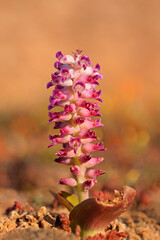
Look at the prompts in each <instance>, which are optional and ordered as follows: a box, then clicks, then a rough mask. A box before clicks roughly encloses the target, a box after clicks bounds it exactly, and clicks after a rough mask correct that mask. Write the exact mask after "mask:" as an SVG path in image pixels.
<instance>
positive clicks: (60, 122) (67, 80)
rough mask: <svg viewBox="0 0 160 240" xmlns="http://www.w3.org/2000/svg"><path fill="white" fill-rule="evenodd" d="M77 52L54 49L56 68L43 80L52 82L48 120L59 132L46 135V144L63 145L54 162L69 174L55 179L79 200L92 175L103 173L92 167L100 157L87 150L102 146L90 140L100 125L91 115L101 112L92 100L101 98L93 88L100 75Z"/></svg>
mask: <svg viewBox="0 0 160 240" xmlns="http://www.w3.org/2000/svg"><path fill="white" fill-rule="evenodd" d="M81 52H82V51H80V50H77V51H76V52H75V53H74V54H73V56H71V55H63V54H62V52H61V51H59V52H57V53H56V57H57V59H58V61H56V62H55V64H54V67H55V68H56V69H57V71H56V72H55V73H54V74H52V75H51V81H50V82H49V83H48V84H47V88H50V87H51V86H54V90H53V92H52V95H51V96H50V98H49V101H50V104H49V106H48V110H49V122H55V125H54V129H59V130H60V133H59V135H54V136H51V135H50V136H49V138H50V141H51V144H50V145H49V147H51V146H54V145H56V144H58V143H61V144H62V145H63V149H61V150H60V151H58V152H57V153H56V154H57V156H58V158H56V159H55V162H58V163H63V164H67V165H70V171H71V173H72V175H73V177H72V178H62V179H61V180H60V181H59V183H60V184H66V185H69V186H72V187H75V188H76V189H77V193H78V198H79V201H82V200H84V199H86V198H88V190H89V189H90V188H91V187H92V186H94V184H95V183H96V177H97V176H98V175H102V174H104V173H105V171H102V170H96V169H92V167H94V166H95V165H97V164H98V163H100V162H101V161H103V158H102V157H92V156H91V154H90V153H91V152H94V151H104V150H105V148H104V147H103V143H97V142H96V143H93V142H94V141H97V140H98V138H97V137H96V134H95V132H94V131H93V128H96V127H101V126H103V124H102V123H101V120H100V119H99V120H94V119H93V118H92V117H95V116H96V117H97V116H99V117H100V116H101V114H100V113H99V105H98V102H94V100H97V101H100V102H102V99H101V98H100V95H101V90H100V91H96V90H95V87H96V86H97V85H99V82H98V80H99V79H102V75H101V74H100V73H99V70H100V66H99V64H96V65H95V66H91V62H90V59H89V57H88V56H84V55H81ZM89 99H90V101H89ZM55 107H61V108H62V111H60V112H56V111H55V110H54V109H55ZM88 168H89V170H88Z"/></svg>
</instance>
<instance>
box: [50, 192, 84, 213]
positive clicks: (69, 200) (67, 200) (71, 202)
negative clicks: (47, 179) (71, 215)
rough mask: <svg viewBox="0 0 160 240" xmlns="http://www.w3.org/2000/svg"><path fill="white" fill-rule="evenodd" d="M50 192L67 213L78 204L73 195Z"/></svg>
mask: <svg viewBox="0 0 160 240" xmlns="http://www.w3.org/2000/svg"><path fill="white" fill-rule="evenodd" d="M50 192H51V194H52V195H53V196H54V197H55V198H56V199H57V200H58V201H59V202H60V203H61V204H62V205H64V206H65V207H66V208H67V209H68V210H69V211H71V210H72V209H73V208H74V207H75V206H76V205H77V204H78V203H79V200H78V197H77V196H75V195H73V194H70V193H67V192H65V191H61V192H59V193H54V192H52V191H50Z"/></svg>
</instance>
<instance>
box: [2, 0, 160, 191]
mask: <svg viewBox="0 0 160 240" xmlns="http://www.w3.org/2000/svg"><path fill="white" fill-rule="evenodd" d="M159 9H160V2H159V1H158V0H154V1H146V0H141V1H139V0H131V1H128V0H121V1H120V0H100V1H95V0H89V1H86V0H77V1H75V0H59V1H58V0H57V1H55V0H40V1H38V0H23V1H22V0H16V1H9V0H5V1H2V0H1V1H0V32H1V38H0V47H1V54H0V71H1V73H0V76H1V80H0V81H1V94H0V114H1V115H0V116H1V122H0V124H1V125H0V127H1V133H0V159H1V162H2V169H1V185H2V186H10V187H16V186H17V184H18V183H19V182H20V181H22V179H23V178H22V175H23V176H24V168H23V165H22V169H21V171H20V172H18V173H17V175H15V176H14V172H13V169H17V168H18V167H17V165H14V163H13V162H15V163H16V164H20V163H19V162H25V164H30V165H29V167H28V168H29V169H32V170H33V171H34V174H33V175H34V176H36V177H34V179H32V174H30V173H29V170H28V172H27V173H26V179H27V177H28V176H29V177H30V178H29V180H28V179H27V180H26V179H24V180H23V181H22V182H23V184H21V185H20V187H19V188H23V187H24V185H25V184H26V182H27V181H28V182H29V183H30V181H31V183H30V185H29V184H28V183H27V184H26V185H25V186H26V188H31V185H32V184H33V181H34V180H35V179H36V178H37V179H39V178H40V177H42V178H43V176H41V175H40V177H39V174H40V173H37V172H36V171H35V169H34V167H33V166H34V165H35V168H36V166H39V162H41V163H43V164H44V162H47V164H48V165H49V168H50V170H47V169H46V172H45V171H44V172H45V173H46V174H48V176H50V180H51V182H52V173H53V172H55V173H56V170H55V169H59V168H60V167H59V166H58V165H55V164H53V163H52V159H53V158H54V152H55V150H47V149H46V146H47V145H48V144H49V141H48V134H49V133H51V130H48V129H49V126H48V123H47V120H48V117H47V105H48V98H49V95H50V91H49V90H47V89H46V83H47V82H48V81H49V80H50V73H51V72H54V71H55V70H54V67H53V65H54V61H55V60H56V59H55V53H56V52H57V51H60V50H61V51H62V52H63V53H64V54H71V52H72V51H75V50H76V49H77V48H78V49H82V50H83V54H85V55H88V56H89V57H90V59H91V62H92V64H93V65H94V64H96V63H97V62H98V63H99V64H100V65H101V73H102V74H103V77H104V78H103V80H102V81H101V88H102V90H103V94H102V98H103V101H104V103H103V104H101V112H102V114H103V117H102V121H103V123H104V125H105V127H104V128H103V129H101V130H99V132H98V134H99V136H100V137H101V138H103V140H104V143H105V146H106V147H108V152H106V153H104V154H103V156H105V159H106V163H104V166H105V168H106V169H108V175H107V176H108V177H107V178H108V179H112V176H113V179H120V178H121V181H120V184H121V182H122V184H123V183H125V184H126V183H127V184H131V185H135V186H139V185H146V184H149V183H150V182H152V181H153V182H154V181H157V179H158V178H159V173H160V171H159V164H160V161H159V160H160V150H159V145H160V128H159V126H160V118H159V117H160V111H159V106H160V94H159V88H160V80H159V79H160V71H159V62H160V14H159ZM51 128H52V127H51ZM48 132H49V133H48ZM52 151H53V152H52ZM26 162H27V163H26ZM7 163H8V165H7ZM18 166H19V165H18ZM20 166H21V165H20ZM25 166H26V165H25ZM27 166H28V165H27ZM9 167H10V168H11V170H10V172H11V173H12V174H13V176H11V177H10V175H8V168H9ZM14 167H15V168H14ZM37 169H39V167H37ZM60 169H61V168H60ZM109 169H110V170H109ZM43 170H44V168H43ZM26 171H27V170H26ZM40 171H41V170H39V172H40ZM29 174H30V175H29ZM36 174H37V175H36ZM49 174H50V175H49ZM8 176H9V177H8ZM59 176H60V175H59V174H57V179H58V178H59ZM151 176H152V177H151ZM18 177H19V179H18V180H16V179H17V178H18ZM61 177H63V176H61ZM48 178H49V177H48ZM48 178H45V179H46V186H48V185H49V180H48ZM13 179H14V181H13ZM101 179H103V180H105V177H102V178H101ZM37 181H39V182H40V180H37ZM39 182H38V183H36V184H37V185H35V186H36V187H37V186H38V184H39V185H42V186H43V185H45V183H44V182H43V183H42V182H41V183H39ZM117 182H119V181H117ZM54 184H55V183H54ZM54 184H53V185H54ZM51 185H52V184H51ZM46 186H45V187H46ZM147 186H148V185H147Z"/></svg>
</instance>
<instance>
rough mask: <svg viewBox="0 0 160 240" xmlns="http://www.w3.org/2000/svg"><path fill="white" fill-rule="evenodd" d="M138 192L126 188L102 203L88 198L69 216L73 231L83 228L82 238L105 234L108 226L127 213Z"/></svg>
mask: <svg viewBox="0 0 160 240" xmlns="http://www.w3.org/2000/svg"><path fill="white" fill-rule="evenodd" d="M135 195H136V191H135V190H134V189H133V188H131V187H128V186H124V187H123V190H122V191H120V192H119V191H116V190H115V198H114V199H113V200H106V201H104V202H103V201H100V200H98V199H97V198H88V199H86V200H84V201H83V202H81V203H79V204H78V205H76V206H75V207H74V208H73V209H72V211H71V212H70V215H69V220H70V221H71V224H70V226H71V228H72V231H73V232H74V231H75V228H76V226H77V225H79V226H80V227H81V237H82V239H85V237H87V236H94V235H95V234H97V233H105V229H106V226H107V225H108V224H109V223H110V222H111V221H113V220H114V219H116V218H117V217H119V216H120V215H121V214H122V213H123V212H124V211H126V210H127V209H128V208H129V207H130V206H131V204H132V203H133V200H134V198H135Z"/></svg>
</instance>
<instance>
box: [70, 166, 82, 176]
mask: <svg viewBox="0 0 160 240" xmlns="http://www.w3.org/2000/svg"><path fill="white" fill-rule="evenodd" d="M70 171H71V173H72V174H73V175H79V174H80V173H81V169H80V167H79V166H77V165H75V166H73V167H70Z"/></svg>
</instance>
